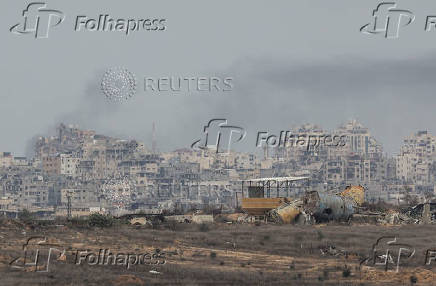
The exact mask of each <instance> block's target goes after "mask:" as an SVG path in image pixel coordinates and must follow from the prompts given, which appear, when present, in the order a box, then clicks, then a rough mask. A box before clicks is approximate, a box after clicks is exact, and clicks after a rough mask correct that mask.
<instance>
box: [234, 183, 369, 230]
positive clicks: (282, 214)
mask: <svg viewBox="0 0 436 286" xmlns="http://www.w3.org/2000/svg"><path fill="white" fill-rule="evenodd" d="M307 180H308V177H276V178H262V179H252V180H248V181H243V182H242V191H241V194H242V196H243V198H242V210H243V211H244V212H245V213H247V214H248V215H249V216H254V218H255V219H263V220H268V219H269V220H272V221H275V222H278V223H293V222H297V223H311V222H322V221H329V220H349V219H350V218H351V216H352V215H353V214H354V213H355V212H356V211H357V209H358V208H359V206H361V205H362V203H363V202H364V198H365V190H364V188H363V187H362V186H349V187H347V188H346V189H345V190H344V191H343V192H341V193H339V194H326V193H321V192H318V191H308V190H307V188H305V187H304V185H303V187H302V186H301V184H300V187H297V186H298V184H297V183H298V182H301V181H305V182H307ZM246 182H248V184H249V186H248V197H244V193H245V192H244V183H246ZM253 184H254V185H253ZM306 186H307V184H306ZM271 187H273V189H274V188H275V190H276V195H275V197H273V198H271V194H272V192H271ZM292 187H295V188H296V189H297V191H295V190H293V189H292ZM265 189H266V197H265ZM302 189H304V193H303V194H301V190H302ZM284 192H285V193H286V196H281V194H284ZM289 195H292V196H293V197H294V198H291V197H289ZM298 196H299V197H298Z"/></svg>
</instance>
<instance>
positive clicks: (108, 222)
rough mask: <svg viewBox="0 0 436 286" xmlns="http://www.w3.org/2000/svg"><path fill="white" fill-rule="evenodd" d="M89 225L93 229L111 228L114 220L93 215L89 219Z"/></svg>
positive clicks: (109, 217)
mask: <svg viewBox="0 0 436 286" xmlns="http://www.w3.org/2000/svg"><path fill="white" fill-rule="evenodd" d="M88 224H89V226H92V227H111V226H112V225H113V224H114V219H113V218H112V217H111V216H107V215H102V214H99V213H93V214H91V215H90V216H89V217H88Z"/></svg>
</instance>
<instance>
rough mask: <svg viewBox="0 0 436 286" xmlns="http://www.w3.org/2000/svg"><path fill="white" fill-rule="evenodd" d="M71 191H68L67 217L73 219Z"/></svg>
mask: <svg viewBox="0 0 436 286" xmlns="http://www.w3.org/2000/svg"><path fill="white" fill-rule="evenodd" d="M71 217H72V215H71V192H70V191H68V192H67V219H68V220H71Z"/></svg>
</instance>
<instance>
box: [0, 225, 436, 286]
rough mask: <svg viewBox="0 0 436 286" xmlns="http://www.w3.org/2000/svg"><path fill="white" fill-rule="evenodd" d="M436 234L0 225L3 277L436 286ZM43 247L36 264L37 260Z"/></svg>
mask: <svg viewBox="0 0 436 286" xmlns="http://www.w3.org/2000/svg"><path fill="white" fill-rule="evenodd" d="M383 236H389V237H391V238H386V239H382V240H381V241H380V242H379V244H377V245H376V247H375V248H376V250H377V251H376V252H374V251H373V249H374V247H373V245H374V244H375V243H376V241H377V239H379V238H380V237H383ZM32 237H39V238H36V239H35V238H33V239H31V240H30V242H29V243H28V245H27V246H26V247H24V248H25V249H26V252H24V249H23V245H26V242H27V241H28V240H29V238H32ZM44 237H46V238H47V239H46V240H44V239H43V238H44ZM435 237H436V226H433V225H401V226H380V225H378V226H376V225H338V224H329V225H315V226H295V225H274V224H260V225H255V224H226V223H215V224H204V225H198V224H178V223H167V224H165V223H164V224H161V225H158V226H155V227H150V226H131V225H126V224H117V225H116V226H112V227H109V228H95V227H94V228H90V227H83V226H82V227H79V226H72V225H67V224H64V225H56V224H48V225H45V226H29V225H25V224H23V223H20V222H17V221H12V220H7V221H3V222H2V223H1V225H0V273H1V274H0V275H1V278H0V281H1V282H0V285H396V286H398V285H436V275H435V272H436V259H433V260H432V259H431V257H432V254H433V253H432V252H428V251H427V250H428V249H432V248H435V249H436V241H435V239H434V238H435ZM394 238H396V241H395V243H392V241H393V239H394ZM35 241H36V243H35ZM389 241H391V243H388V242H389ZM32 243H33V244H32ZM50 248H52V249H55V250H59V251H58V252H56V251H55V250H53V252H52V254H51V256H50V260H48V257H47V254H44V253H48V252H47V250H49V249H50ZM400 248H402V249H403V250H402V253H403V256H401V257H400V263H399V265H398V272H397V271H396V270H397V268H396V267H397V264H398V263H397V261H398V260H397V258H398V255H397V254H398V251H399V249H400ZM105 249H106V250H107V251H108V252H109V251H110V252H111V253H112V254H119V255H120V257H121V258H120V260H119V261H118V260H117V262H116V264H118V263H119V264H118V265H116V264H115V265H113V263H112V262H111V263H112V264H111V263H109V262H108V263H106V264H105V263H104V262H102V261H104V258H102V259H101V261H99V262H97V263H94V264H96V265H93V261H92V259H91V258H90V259H89V260H86V259H85V256H86V254H87V253H94V254H95V256H98V255H100V253H102V251H103V250H105ZM387 249H389V251H390V252H389V253H390V254H391V256H392V261H391V262H390V263H388V264H387V265H388V269H387V271H385V265H381V264H382V263H381V262H382V256H381V255H383V254H386V250H387ZM36 250H38V251H39V252H38V255H39V256H38V258H39V260H38V263H37V265H36V266H35V265H31V263H30V262H32V261H34V257H37V256H36ZM85 250H86V251H87V252H85ZM62 251H65V252H64V253H62ZM413 251H414V253H413V255H411V253H412V252H413ZM435 251H436V250H435ZM78 253H81V254H80V255H79V254H78ZM145 253H149V254H150V255H149V256H147V259H148V258H150V259H149V260H145V259H144V260H143V261H147V263H145V262H144V263H142V264H138V263H136V264H135V263H134V262H137V260H136V258H137V255H138V254H145ZM156 253H158V254H159V255H157V256H154V255H156ZM374 253H376V255H374ZM127 254H130V255H131V256H132V263H131V265H129V268H128V269H127V266H126V264H125V263H124V264H123V259H122V257H124V256H125V255H127ZM123 255H124V256H123ZM374 256H376V259H375V260H374V259H372V258H373V257H374ZM409 256H410V257H409ZM433 256H435V257H436V252H435V253H434V254H433ZM24 257H27V258H26V259H27V260H26V264H25V263H24V260H23V259H24ZM77 257H79V259H78V258H77ZM143 257H145V256H143ZM389 257H390V256H389ZM20 258H21V259H20ZM94 258H95V257H94ZM129 259H130V258H129ZM47 261H48V263H47ZM94 262H95V261H94ZM124 262H125V261H124ZM148 262H150V263H158V264H153V265H149V264H150V263H148ZM426 262H430V263H429V264H428V265H427V264H426ZM378 264H380V265H378Z"/></svg>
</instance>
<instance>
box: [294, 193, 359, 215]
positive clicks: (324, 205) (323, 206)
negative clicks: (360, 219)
mask: <svg viewBox="0 0 436 286" xmlns="http://www.w3.org/2000/svg"><path fill="white" fill-rule="evenodd" d="M303 204H304V209H305V210H306V212H308V213H309V214H311V215H312V216H313V217H314V218H315V220H316V221H317V222H320V221H329V220H348V219H349V218H350V217H351V216H352V215H353V214H354V208H355V207H357V203H356V202H355V201H354V200H353V198H351V197H347V196H341V195H328V194H323V193H320V192H316V191H313V192H308V193H307V194H306V195H305V196H304V198H303Z"/></svg>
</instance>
